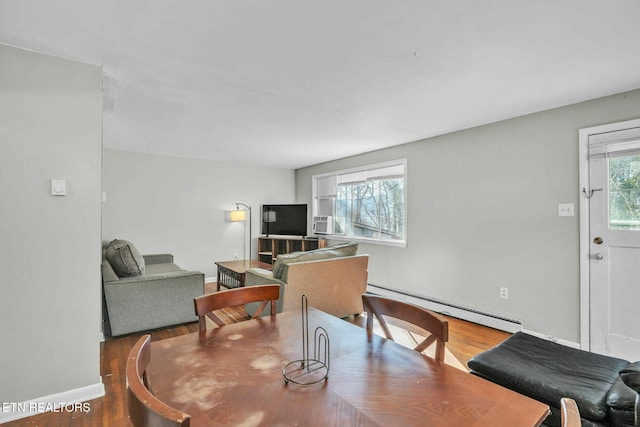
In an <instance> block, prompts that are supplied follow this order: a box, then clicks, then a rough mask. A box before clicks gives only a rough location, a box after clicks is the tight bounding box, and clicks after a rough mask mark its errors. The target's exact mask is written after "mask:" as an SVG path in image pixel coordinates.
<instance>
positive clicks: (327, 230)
mask: <svg viewBox="0 0 640 427" xmlns="http://www.w3.org/2000/svg"><path fill="white" fill-rule="evenodd" d="M313 232H314V233H315V234H333V217H332V216H314V217H313Z"/></svg>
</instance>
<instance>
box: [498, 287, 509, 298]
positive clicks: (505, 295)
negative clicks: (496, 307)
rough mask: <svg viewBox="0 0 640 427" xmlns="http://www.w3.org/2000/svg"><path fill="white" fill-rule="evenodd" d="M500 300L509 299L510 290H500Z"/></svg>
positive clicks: (502, 288)
mask: <svg viewBox="0 0 640 427" xmlns="http://www.w3.org/2000/svg"><path fill="white" fill-rule="evenodd" d="M500 298H502V299H509V288H504V287H501V288H500Z"/></svg>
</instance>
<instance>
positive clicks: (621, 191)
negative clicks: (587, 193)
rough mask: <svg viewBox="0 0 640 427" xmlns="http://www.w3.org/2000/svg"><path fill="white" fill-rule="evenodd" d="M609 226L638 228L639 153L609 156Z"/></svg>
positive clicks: (611, 227) (625, 228) (614, 228)
mask: <svg viewBox="0 0 640 427" xmlns="http://www.w3.org/2000/svg"><path fill="white" fill-rule="evenodd" d="M609 228H610V229H612V230H640V155H633V156H621V157H611V158H609Z"/></svg>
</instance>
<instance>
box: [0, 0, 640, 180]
mask: <svg viewBox="0 0 640 427" xmlns="http://www.w3.org/2000/svg"><path fill="white" fill-rule="evenodd" d="M639 17H640V1H637V0H599V1H595V0H561V1H558V0H521V1H515V0H484V1H478V0H457V1H435V0H419V1H410V0H407V1H401V0H399V1H389V0H323V1H309V0H271V1H269V0H188V1H177V0H102V1H96V0H91V1H89V0H56V1H44V0H41V1H38V0H0V42H1V43H5V44H9V45H14V46H19V47H24V48H28V49H33V50H36V51H40V52H44V53H48V54H53V55H58V56H62V57H65V58H70V59H76V60H79V61H82V62H88V63H92V64H99V65H101V66H103V68H104V74H105V101H104V146H105V147H107V148H112V149H117V150H130V151H139V152H148V153H157V154H166V155H176V156H186V157H195V158H207V159H213V160H217V161H228V162H248V163H251V164H262V165H265V166H275V167H282V168H299V167H303V166H307V165H311V164H316V163H321V162H325V161H328V160H332V159H336V158H341V157H346V156H349V155H354V154H358V153H362V152H367V151H372V150H376V149H380V148H384V147H388V146H393V145H398V144H403V143H407V142H412V141H416V140H419V139H423V138H427V137H431V136H435V135H439V134H443V133H448V132H452V131H456V130H459V129H464V128H469V127H473V126H477V125H481V124H486V123H490V122H495V121H498V120H502V119H506V118H510V117H515V116H520V115H523V114H528V113H532V112H536V111H541V110H546V109H549V108H554V107H559V106H562V105H567V104H572V103H575V102H579V101H583V100H587V99H592V98H597V97H600V96H604V95H609V94H613V93H619V92H623V91H626V90H631V89H636V88H639V87H640V54H638V51H639V50H638V49H639V46H640V25H638V18H639Z"/></svg>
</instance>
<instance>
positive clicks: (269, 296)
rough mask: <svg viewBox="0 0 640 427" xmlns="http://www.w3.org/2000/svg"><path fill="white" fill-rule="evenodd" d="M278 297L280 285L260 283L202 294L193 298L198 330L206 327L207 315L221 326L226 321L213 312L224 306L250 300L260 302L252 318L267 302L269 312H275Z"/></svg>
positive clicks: (258, 314) (257, 315)
mask: <svg viewBox="0 0 640 427" xmlns="http://www.w3.org/2000/svg"><path fill="white" fill-rule="evenodd" d="M279 298H280V285H260V286H246V287H243V288H235V289H228V290H225V291H219V292H214V293H211V294H206V295H202V296H200V297H198V298H195V299H194V300H193V302H194V305H195V310H196V315H197V316H198V322H199V325H200V331H204V330H206V329H207V319H206V318H207V317H208V318H209V319H211V320H213V321H214V322H215V324H216V325H218V326H220V327H222V326H225V325H226V323H225V322H224V321H223V320H222V319H220V318H219V317H218V316H216V315H215V314H214V313H213V312H214V311H215V310H220V309H221V308H225V307H233V306H237V305H243V304H247V303H250V302H260V305H259V306H258V309H257V310H256V312H255V313H254V315H253V317H252V319H256V318H258V317H260V315H261V314H262V311H263V310H264V309H265V307H266V306H267V304H269V302H270V303H271V314H272V315H274V314H276V301H277V300H278V299H279Z"/></svg>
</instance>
